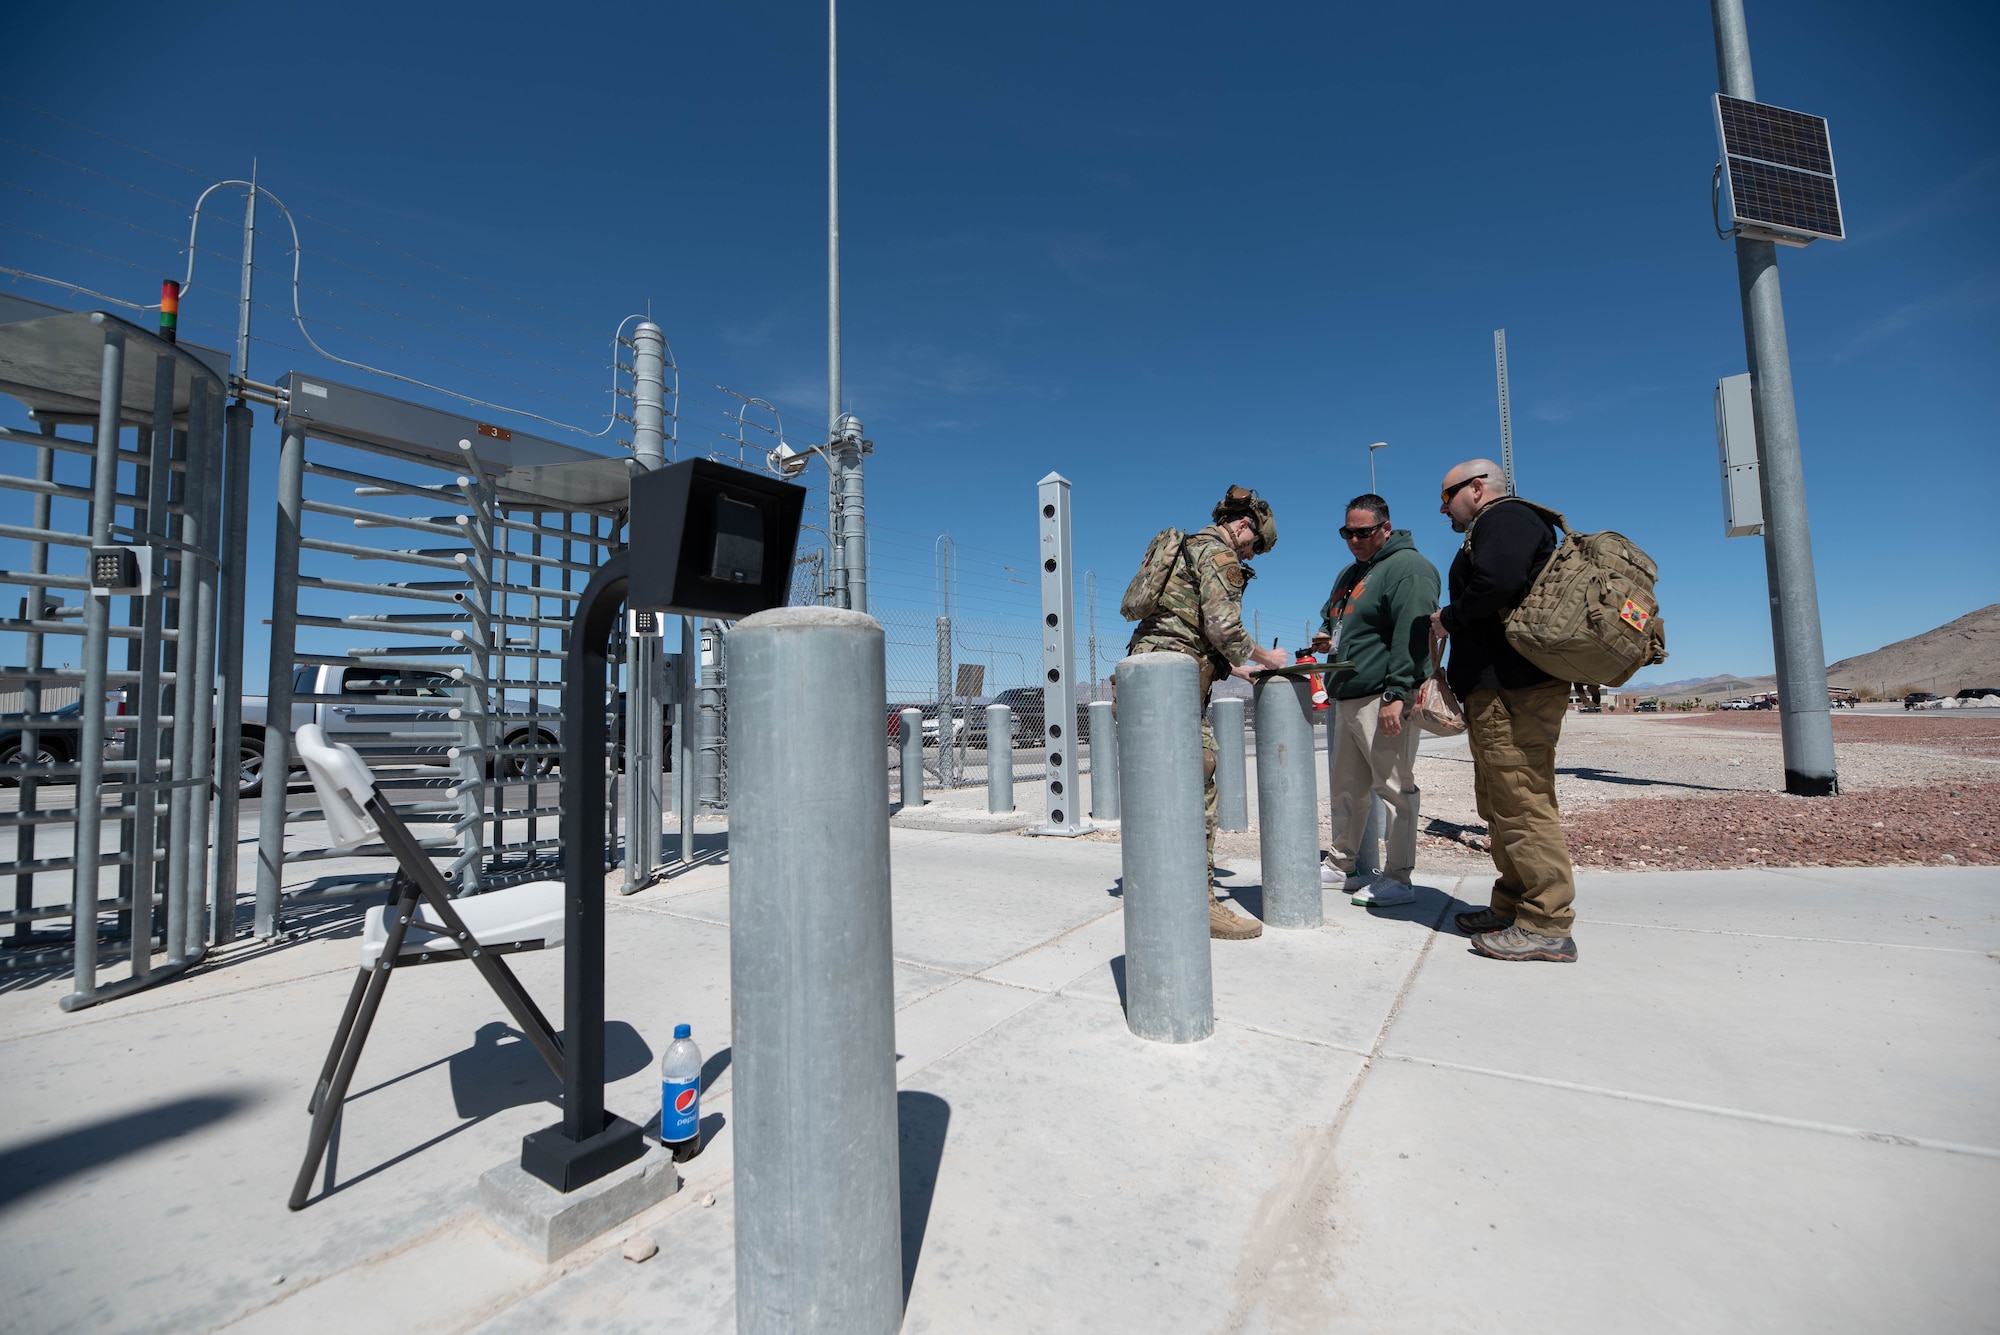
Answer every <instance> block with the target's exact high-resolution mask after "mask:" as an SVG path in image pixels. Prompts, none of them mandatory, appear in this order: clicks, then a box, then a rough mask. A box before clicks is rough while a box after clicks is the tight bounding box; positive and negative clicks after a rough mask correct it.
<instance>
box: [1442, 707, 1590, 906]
mask: <svg viewBox="0 0 2000 1335" xmlns="http://www.w3.org/2000/svg"><path fill="white" fill-rule="evenodd" d="M1568 708H1569V687H1568V685H1567V684H1565V683H1563V682H1560V681H1550V682H1544V683H1542V684H1541V685H1540V686H1529V687H1526V688H1524V689H1521V690H1518V691H1508V690H1499V691H1474V692H1473V693H1472V694H1471V695H1470V696H1469V697H1467V699H1466V701H1465V717H1466V722H1467V723H1468V724H1469V725H1470V728H1469V736H1470V738H1471V741H1472V786H1473V793H1474V796H1475V798H1476V799H1477V801H1478V804H1479V816H1480V819H1482V820H1484V821H1485V822H1486V834H1487V842H1488V843H1489V844H1491V845H1492V851H1493V867H1494V869H1495V870H1496V871H1498V872H1499V873H1500V877H1499V879H1498V880H1496V881H1494V882H1493V898H1492V905H1493V909H1494V911H1495V912H1496V913H1502V914H1505V915H1507V916H1508V917H1510V918H1513V919H1514V920H1515V921H1516V922H1518V923H1519V924H1520V925H1521V926H1523V927H1525V928H1527V929H1528V930H1529V931H1531V932H1540V933H1541V934H1542V935H1543V936H1568V935H1569V934H1570V928H1571V927H1572V926H1573V925H1574V924H1575V922H1576V913H1575V911H1574V909H1573V908H1572V907H1571V906H1572V904H1573V903H1574V902H1575V900H1576V873H1575V871H1574V870H1573V869H1572V868H1571V867H1570V863H1569V849H1568V848H1567V847H1565V846H1564V844H1563V832H1562V814H1561V813H1560V812H1559V811H1557V810H1556V739H1557V738H1558V737H1560V736H1561V735H1562V722H1563V714H1564V713H1565V712H1567V710H1568Z"/></svg>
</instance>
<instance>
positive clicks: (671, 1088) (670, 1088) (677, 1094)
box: [660, 1080, 701, 1145]
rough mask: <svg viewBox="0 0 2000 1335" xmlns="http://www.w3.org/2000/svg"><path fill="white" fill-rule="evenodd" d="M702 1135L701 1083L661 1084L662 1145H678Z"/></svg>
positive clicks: (674, 1082)
mask: <svg viewBox="0 0 2000 1335" xmlns="http://www.w3.org/2000/svg"><path fill="white" fill-rule="evenodd" d="M700 1134H701V1081H699V1080H689V1081H687V1082H685V1083H680V1082H676V1081H673V1080H662V1081H661V1082H660V1143H661V1144H664V1145H672V1144H676V1143H678V1142H680V1141H683V1140H693V1139H694V1138H695V1137H696V1136H698V1135H700Z"/></svg>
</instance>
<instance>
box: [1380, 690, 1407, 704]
mask: <svg viewBox="0 0 2000 1335" xmlns="http://www.w3.org/2000/svg"><path fill="white" fill-rule="evenodd" d="M1382 703H1383V704H1385V705H1399V704H1401V703H1403V693H1402V692H1401V691H1384V692H1382Z"/></svg>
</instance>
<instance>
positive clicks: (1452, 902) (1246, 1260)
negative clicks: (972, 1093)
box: [1223, 876, 1467, 1332]
mask: <svg viewBox="0 0 2000 1335" xmlns="http://www.w3.org/2000/svg"><path fill="white" fill-rule="evenodd" d="M1466 879H1467V878H1465V877H1463V876H1461V877H1458V878H1457V879H1455V880H1454V881H1453V882H1452V885H1451V891H1450V893H1448V894H1447V895H1446V896H1445V900H1444V903H1443V905H1442V906H1440V907H1439V909H1438V916H1437V920H1436V921H1435V922H1433V923H1432V924H1431V933H1430V935H1429V936H1428V937H1426V938H1425V940H1424V944H1423V945H1422V946H1421V947H1420V948H1419V949H1418V951H1417V957H1416V959H1415V960H1413V961H1412V962H1411V964H1410V971H1409V972H1408V973H1407V974H1405V975H1404V976H1403V982H1402V985H1401V986H1400V987H1398V988H1397V989H1396V995H1395V996H1394V997H1393V998H1392V999H1391V1000H1390V1002H1389V1010H1388V1013H1387V1014H1385V1015H1384V1016H1383V1017H1382V1025H1381V1028H1380V1029H1378V1030H1377V1031H1376V1034H1375V1041H1374V1043H1373V1044H1371V1045H1370V1048H1369V1051H1368V1052H1367V1053H1366V1054H1364V1055H1363V1056H1362V1058H1361V1067H1360V1069H1359V1070H1357V1071H1356V1072H1355V1073H1354V1079H1353V1080H1351V1081H1349V1082H1348V1086H1347V1092H1346V1093H1345V1094H1343V1095H1342V1096H1341V1100H1340V1107H1339V1108H1337V1109H1336V1110H1335V1111H1334V1115H1333V1120H1332V1121H1330V1122H1328V1123H1327V1124H1326V1126H1324V1127H1322V1128H1321V1129H1320V1131H1319V1132H1318V1133H1317V1134H1316V1135H1315V1136H1314V1137H1313V1140H1312V1143H1311V1144H1310V1145H1309V1147H1308V1149H1307V1152H1306V1154H1305V1156H1304V1160H1305V1162H1304V1165H1303V1171H1301V1172H1299V1173H1297V1174H1294V1175H1293V1176H1292V1177H1291V1178H1290V1179H1288V1180H1287V1181H1286V1182H1284V1183H1283V1184H1281V1186H1280V1187H1279V1189H1278V1190H1277V1191H1276V1192H1274V1193H1272V1194H1271V1195H1269V1196H1267V1197H1266V1198H1265V1199H1264V1201H1263V1202H1262V1203H1261V1204H1260V1205H1259V1206H1258V1209H1257V1216H1256V1218H1255V1219H1254V1220H1253V1221H1252V1222H1251V1226H1250V1241H1249V1242H1248V1244H1247V1245H1246V1246H1245V1247H1244V1249H1243V1251H1242V1253H1241V1256H1240V1258H1239V1260H1238V1261H1237V1266H1236V1301H1235V1302H1234V1303H1232V1304H1231V1305H1230V1309H1229V1315H1228V1316H1227V1317H1226V1318H1225V1319H1224V1321H1223V1328H1224V1329H1226V1330H1231V1331H1237V1332H1241V1331H1244V1330H1245V1329H1247V1328H1248V1326H1249V1322H1250V1318H1251V1316H1252V1315H1253V1314H1254V1312H1255V1310H1256V1306H1257V1303H1258V1302H1259V1301H1260V1300H1261V1299H1262V1296H1263V1295H1262V1284H1263V1280H1264V1279H1265V1277H1267V1276H1268V1275H1269V1274H1270V1271H1271V1268H1272V1266H1273V1265H1274V1264H1276V1261H1277V1257H1278V1249H1279V1247H1280V1246H1281V1245H1282V1244H1283V1242H1284V1240H1285V1238H1286V1237H1287V1236H1288V1235H1290V1234H1291V1233H1292V1232H1294V1231H1296V1227H1297V1225H1296V1223H1295V1216H1296V1215H1297V1214H1298V1212H1299V1207H1300V1206H1301V1205H1303V1204H1304V1203H1305V1202H1306V1201H1308V1200H1311V1199H1312V1197H1313V1196H1314V1195H1315V1194H1316V1193H1317V1192H1318V1191H1319V1186H1320V1182H1321V1181H1322V1180H1323V1179H1324V1178H1325V1176H1326V1172H1327V1168H1328V1166H1329V1165H1330V1164H1331V1163H1332V1162H1333V1151H1334V1147H1335V1146H1337V1145H1338V1144H1339V1143H1340V1134H1341V1132H1342V1130H1344V1129H1345V1128H1346V1126H1347V1118H1348V1116H1349V1114H1351V1113H1352V1112H1353V1110H1354V1105H1355V1103H1356V1102H1357V1101H1358V1100H1359V1099H1360V1097H1361V1089H1362V1086H1364V1085H1365V1084H1366V1083H1367V1082H1368V1073H1369V1071H1371V1070H1373V1069H1374V1064H1375V1058H1376V1057H1377V1056H1379V1055H1380V1054H1381V1052H1382V1045H1383V1044H1384V1043H1386V1042H1387V1041H1388V1038H1389V1031H1390V1030H1391V1029H1392V1028H1394V1027H1395V1024H1396V1019H1397V1017H1398V1016H1400V1015H1401V1014H1402V1011H1403V1003H1404V1002H1405V1001H1407V1000H1408V999H1409V995H1410V993H1411V991H1412V990H1413V989H1414V988H1415V987H1416V983H1417V976H1418V975H1419V974H1421V973H1422V972H1423V968H1424V964H1425V962H1426V961H1427V960H1429V959H1430V956H1431V947H1432V946H1433V945H1434V944H1435V943H1436V942H1437V939H1438V936H1439V934H1440V933H1441V932H1442V931H1443V930H1444V920H1445V918H1446V916H1447V915H1449V914H1450V913H1451V911H1452V909H1453V908H1454V907H1456V906H1457V904H1458V891H1459V889H1460V887H1462V886H1463V885H1464V884H1465V881H1466Z"/></svg>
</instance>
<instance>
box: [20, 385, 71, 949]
mask: <svg viewBox="0 0 2000 1335" xmlns="http://www.w3.org/2000/svg"><path fill="white" fill-rule="evenodd" d="M41 426H42V435H43V436H45V437H50V438H53V437H54V436H55V434H56V424H55V423H54V422H43V423H42V424H41ZM35 480H36V481H37V482H42V483H52V482H54V481H55V480H56V452H55V451H54V450H53V449H51V448H49V447H48V446H47V445H43V446H40V447H38V448H37V449H36V450H35ZM54 499H55V498H54V496H53V495H51V493H50V492H47V491H44V492H39V493H37V494H36V496H35V499H34V501H33V502H32V504H33V508H34V526H35V529H36V531H37V532H41V533H47V532H48V531H49V517H50V515H49V511H50V508H51V503H52V502H53V501H54ZM28 569H29V571H30V572H31V573H33V574H37V575H43V574H47V573H48V569H49V544H47V543H46V542H32V543H29V544H28ZM26 605H27V607H28V608H29V609H31V610H29V611H28V612H27V614H26V615H27V616H28V617H30V618H32V619H34V620H37V621H39V620H41V619H42V617H43V614H44V612H45V611H46V610H47V608H48V586H47V585H44V584H30V585H29V586H28V597H27V601H26ZM22 640H23V645H24V648H25V650H26V652H25V654H24V655H23V659H22V661H23V664H24V665H25V666H26V667H27V669H28V672H29V674H30V675H29V676H28V678H27V679H26V680H25V681H23V682H22V683H21V712H22V713H24V714H30V715H33V714H39V713H41V712H42V678H41V677H40V676H39V675H35V674H39V673H40V672H41V671H42V668H43V662H42V654H43V641H42V635H41V632H39V631H29V632H28V633H27V634H26V635H25V636H23V637H22ZM41 740H42V732H41V729H40V728H38V727H36V726H35V725H34V724H33V723H29V724H27V725H26V726H24V727H23V728H22V729H21V743H20V748H21V749H20V755H21V756H22V757H23V758H24V759H25V760H26V761H27V762H28V763H30V764H34V763H38V760H39V757H40V755H41ZM40 786H41V780H39V779H37V778H35V777H34V776H33V775H23V776H21V792H20V812H21V814H22V815H23V816H33V815H34V814H35V810H36V807H37V806H38V805H39V803H38V801H37V798H38V796H39V790H40ZM81 805H82V803H80V802H71V803H70V806H71V807H72V808H75V807H78V806H81ZM40 828H41V827H40V826H39V825H38V824H37V823H35V822H34V821H28V822H27V823H25V824H23V825H21V826H20V828H19V829H18V830H17V831H16V832H15V835H14V857H15V861H16V862H18V863H20V864H21V865H23V866H32V865H33V864H34V862H35V832H36V831H37V830H38V829H40ZM73 828H74V827H72V830H73ZM72 851H74V849H72ZM34 911H35V873H33V872H32V871H30V872H23V873H22V874H20V875H19V876H16V877H15V878H14V912H15V913H16V914H18V915H20V916H18V917H16V918H15V920H14V931H13V933H12V935H13V940H14V944H15V945H16V946H26V945H27V944H28V943H29V942H30V941H31V940H33V939H34V935H35V918H34Z"/></svg>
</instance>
